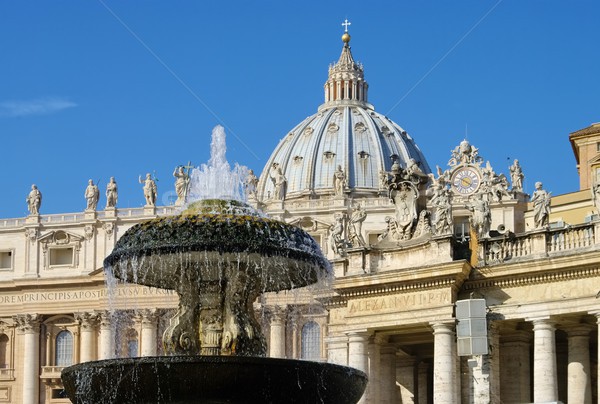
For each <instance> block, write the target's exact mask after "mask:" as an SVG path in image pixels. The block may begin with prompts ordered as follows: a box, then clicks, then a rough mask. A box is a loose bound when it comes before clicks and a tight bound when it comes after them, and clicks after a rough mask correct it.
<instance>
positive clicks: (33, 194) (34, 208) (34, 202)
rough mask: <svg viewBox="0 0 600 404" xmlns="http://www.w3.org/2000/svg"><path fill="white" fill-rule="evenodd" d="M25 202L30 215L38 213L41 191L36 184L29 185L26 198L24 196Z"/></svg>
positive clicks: (40, 204) (40, 203)
mask: <svg viewBox="0 0 600 404" xmlns="http://www.w3.org/2000/svg"><path fill="white" fill-rule="evenodd" d="M25 201H26V202H27V209H28V210H29V214H30V215H39V214H40V207H41V206H42V193H41V192H40V190H39V189H38V187H37V185H35V184H33V185H31V191H30V192H29V195H27V198H25Z"/></svg>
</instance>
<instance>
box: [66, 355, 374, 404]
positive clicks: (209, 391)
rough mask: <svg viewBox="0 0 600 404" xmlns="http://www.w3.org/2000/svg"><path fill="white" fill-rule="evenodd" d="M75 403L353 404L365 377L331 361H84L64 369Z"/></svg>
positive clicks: (209, 358)
mask: <svg viewBox="0 0 600 404" xmlns="http://www.w3.org/2000/svg"><path fill="white" fill-rule="evenodd" d="M61 377H62V380H63V385H64V387H65V391H66V393H67V395H68V397H69V398H70V399H71V401H72V402H73V403H76V404H104V403H106V404H108V403H110V404H123V403H127V404H134V403H140V404H141V403H177V404H186V403H205V404H208V403H210V404H225V403H228V404H242V403H244V404H253V403H261V404H266V403H269V404H277V403H286V404H289V403H306V404H328V403H331V404H354V403H356V402H357V401H358V400H359V399H360V397H361V396H362V395H363V392H364V390H365V388H366V385H367V376H366V374H365V373H363V372H361V371H359V370H356V369H352V368H348V367H345V366H340V365H334V364H330V363H319V362H309V361H301V360H290V359H274V358H260V357H240V356H159V357H144V358H127V359H108V360H102V361H95V362H86V363H81V364H78V365H73V366H70V367H68V368H65V369H64V370H63V371H62V375H61Z"/></svg>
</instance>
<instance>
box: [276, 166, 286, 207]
mask: <svg viewBox="0 0 600 404" xmlns="http://www.w3.org/2000/svg"><path fill="white" fill-rule="evenodd" d="M273 182H274V185H275V194H274V198H275V199H276V200H278V201H284V200H285V193H286V188H287V178H285V175H283V172H282V171H281V167H277V168H276V169H275V175H274V176H273Z"/></svg>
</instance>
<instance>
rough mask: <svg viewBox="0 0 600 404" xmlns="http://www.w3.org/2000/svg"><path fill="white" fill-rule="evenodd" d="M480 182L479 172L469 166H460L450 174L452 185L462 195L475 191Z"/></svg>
mask: <svg viewBox="0 0 600 404" xmlns="http://www.w3.org/2000/svg"><path fill="white" fill-rule="evenodd" d="M480 183H481V180H480V179H479V173H477V171H476V170H475V169H473V168H471V167H464V168H460V169H458V170H456V172H455V173H454V174H453V175H452V187H453V188H454V189H455V190H456V191H457V192H458V193H460V194H462V195H470V194H472V193H473V192H475V191H477V188H479V184H480Z"/></svg>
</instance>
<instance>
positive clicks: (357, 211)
mask: <svg viewBox="0 0 600 404" xmlns="http://www.w3.org/2000/svg"><path fill="white" fill-rule="evenodd" d="M366 218H367V212H366V211H365V210H364V209H363V208H362V207H361V206H360V203H358V204H356V206H355V207H354V210H353V212H352V216H351V217H350V225H349V226H348V238H349V239H350V243H352V245H353V246H355V247H358V246H360V247H364V246H365V245H366V243H365V239H364V238H363V236H362V224H363V222H364V221H365V219H366Z"/></svg>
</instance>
